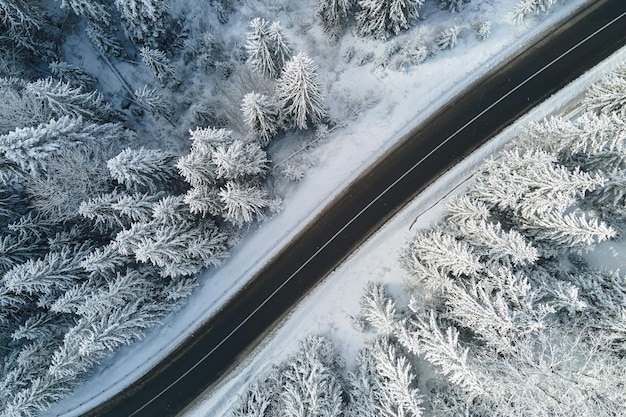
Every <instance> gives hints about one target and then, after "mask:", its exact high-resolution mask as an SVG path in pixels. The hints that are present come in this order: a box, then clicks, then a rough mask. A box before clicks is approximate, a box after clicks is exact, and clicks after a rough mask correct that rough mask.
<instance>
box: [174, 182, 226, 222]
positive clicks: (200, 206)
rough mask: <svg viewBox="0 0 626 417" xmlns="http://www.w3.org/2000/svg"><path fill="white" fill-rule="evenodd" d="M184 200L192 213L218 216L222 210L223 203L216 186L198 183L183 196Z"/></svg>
mask: <svg viewBox="0 0 626 417" xmlns="http://www.w3.org/2000/svg"><path fill="white" fill-rule="evenodd" d="M184 202H185V203H186V204H187V205H188V209H189V210H190V211H191V213H193V214H199V215H201V216H203V217H204V216H207V215H209V216H216V217H217V216H220V215H222V213H223V212H224V203H223V201H222V198H221V197H220V190H219V189H218V188H212V187H207V186H205V185H200V186H197V187H193V188H192V189H190V190H189V191H187V193H186V194H185V196H184Z"/></svg>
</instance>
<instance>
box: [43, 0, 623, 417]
mask: <svg viewBox="0 0 626 417" xmlns="http://www.w3.org/2000/svg"><path fill="white" fill-rule="evenodd" d="M587 2H588V1H586V0H574V1H569V2H568V3H567V4H565V5H562V4H559V5H558V7H556V8H555V10H554V12H553V13H551V14H550V15H548V16H546V17H545V18H542V19H538V20H536V21H534V22H532V25H528V26H527V27H525V28H520V27H516V26H512V25H511V24H510V22H509V20H508V16H507V14H508V13H509V12H510V10H511V9H512V7H513V5H514V3H515V2H511V1H505V0H501V1H493V0H491V1H489V0H485V1H480V0H474V1H473V2H472V3H470V4H468V8H470V9H471V13H470V14H468V15H466V17H463V19H469V17H467V16H473V17H472V18H477V17H478V16H482V19H484V20H490V21H491V23H492V34H491V37H490V38H489V39H487V40H486V41H482V42H479V41H477V40H475V39H474V36H473V34H471V33H468V34H467V35H466V36H465V37H464V38H463V39H461V40H460V42H459V45H458V46H457V47H456V48H455V49H454V50H452V51H446V52H441V53H439V54H438V55H437V56H435V58H432V59H430V60H427V61H426V62H424V63H423V64H422V65H420V66H417V67H411V68H410V69H409V70H408V72H406V73H402V72H395V71H390V70H385V71H384V72H383V73H381V72H373V71H372V70H373V68H374V64H373V63H372V64H369V65H366V66H361V67H356V66H354V65H352V66H343V67H342V70H341V72H337V73H335V74H333V76H334V77H335V80H334V82H333V83H331V84H329V85H331V86H332V88H331V89H330V91H335V92H336V91H342V90H343V91H346V94H345V95H336V96H332V95H331V96H329V97H328V105H329V108H330V109H331V111H336V112H339V111H343V110H342V108H341V107H342V105H345V103H344V100H345V98H346V97H348V96H350V97H352V98H353V99H355V100H356V99H358V98H359V97H360V98H361V99H363V100H367V99H368V98H371V97H369V96H373V98H375V99H377V102H376V105H375V106H374V107H371V108H369V109H368V110H364V111H363V112H362V113H361V114H360V115H359V117H358V119H356V120H355V121H354V122H352V123H350V124H349V125H348V126H347V127H344V128H341V129H337V130H335V131H333V133H332V134H331V136H330V137H329V139H328V141H327V142H326V143H324V144H322V145H321V146H319V147H318V148H316V149H315V150H314V151H313V153H314V155H313V156H314V157H315V158H316V159H318V160H319V163H318V165H317V166H315V167H313V168H312V169H310V170H309V171H308V172H307V176H306V177H305V179H304V180H303V181H302V182H300V183H297V184H295V185H289V186H287V187H286V188H285V190H284V191H285V203H284V209H283V211H282V212H281V213H279V214H278V215H276V216H275V217H274V218H272V219H270V220H268V221H266V222H265V223H264V224H263V225H262V226H261V227H260V228H259V229H258V230H256V231H255V232H254V234H251V235H250V236H249V237H247V238H246V239H245V240H244V241H242V242H240V244H239V245H238V246H237V247H236V248H235V250H234V252H233V253H232V256H231V258H230V259H229V260H228V261H227V262H225V263H224V265H223V266H222V267H221V268H220V269H219V270H217V271H209V272H208V273H207V274H206V277H204V278H203V279H201V282H202V284H201V286H200V287H199V288H198V289H197V290H196V291H195V292H194V294H193V295H192V296H191V297H190V298H189V300H188V302H187V304H186V306H185V307H184V308H183V309H182V310H181V311H179V312H177V313H175V314H172V315H170V316H169V317H167V318H166V319H165V320H164V324H163V326H161V327H158V328H156V329H154V330H153V331H152V332H151V333H150V334H149V335H147V337H146V338H145V339H144V340H143V341H142V342H139V343H136V344H134V345H133V346H130V347H126V348H123V349H120V350H119V351H118V352H117V353H116V354H115V355H113V356H112V357H111V358H109V359H108V360H107V361H106V362H105V363H104V364H103V365H102V366H100V367H99V368H98V369H97V370H96V371H95V373H94V375H93V376H92V377H91V378H90V379H89V380H88V381H86V382H85V384H83V385H82V386H80V387H79V388H77V389H76V391H75V393H74V394H73V395H72V396H71V397H69V398H67V399H66V400H64V401H62V402H60V403H59V404H56V405H55V406H53V407H52V408H51V409H50V410H49V411H48V412H46V413H45V414H44V415H50V416H53V415H64V416H73V415H78V414H80V413H81V412H85V411H86V410H87V409H89V408H90V407H92V406H93V405H95V404H97V403H99V402H102V401H103V400H104V399H106V398H107V397H109V396H111V395H113V394H114V393H115V392H118V391H120V390H122V389H123V388H124V387H125V386H126V385H127V384H129V383H131V382H132V381H133V380H135V379H136V378H138V377H139V376H140V375H141V374H142V373H144V372H146V371H147V370H148V369H149V368H150V367H151V366H152V364H154V363H155V362H156V361H158V360H160V359H162V358H163V357H164V356H165V355H166V354H167V353H168V352H169V351H170V350H171V349H173V348H174V347H175V346H176V345H177V344H178V343H180V342H181V341H182V340H184V338H185V337H186V336H187V335H189V334H190V333H191V332H193V329H194V328H196V327H197V326H199V325H200V323H201V322H202V321H203V320H204V319H206V317H208V316H209V315H210V314H211V313H212V312H213V311H215V310H216V309H217V308H219V306H220V305H221V303H223V302H224V301H226V300H227V299H228V297H230V296H232V295H233V294H234V293H235V292H236V291H237V289H239V288H240V287H241V286H242V285H243V284H244V283H245V282H246V280H247V279H249V278H250V277H251V276H253V274H254V272H255V271H256V270H257V269H258V268H260V266H261V265H262V264H263V263H264V262H265V261H266V260H267V259H269V258H270V257H271V256H272V254H273V253H275V252H276V251H277V250H278V249H279V248H280V247H281V246H283V245H285V244H286V243H288V242H289V239H290V238H291V237H292V236H293V235H294V234H295V233H297V231H298V230H299V229H300V228H301V227H302V225H303V224H305V223H306V222H307V220H308V219H310V218H312V217H313V216H315V214H316V213H317V212H318V211H319V210H320V209H321V208H322V207H323V206H324V204H325V202H326V201H329V200H330V199H331V198H332V197H333V196H334V195H335V194H336V193H337V192H338V191H339V190H340V189H341V188H342V187H343V186H345V185H346V184H347V183H349V182H350V181H351V180H352V179H354V178H355V177H356V176H357V175H358V174H359V173H360V172H361V171H362V169H363V168H364V167H366V166H368V165H369V164H370V163H371V162H372V161H373V160H375V158H377V157H378V156H379V155H381V154H382V153H383V152H384V151H385V150H386V149H388V148H389V147H390V146H392V145H393V144H394V141H395V140H397V138H399V137H401V136H402V133H403V132H405V131H407V130H408V129H410V128H411V127H412V126H414V125H415V124H416V123H419V122H420V120H423V119H424V118H425V117H426V116H427V113H428V112H429V111H431V110H432V109H434V108H435V107H438V106H441V105H444V104H445V102H446V101H448V100H449V99H450V98H451V97H452V96H454V95H455V94H456V93H458V92H459V91H460V90H461V89H462V88H463V87H464V86H465V85H468V84H469V83H470V82H471V81H473V80H474V79H476V78H478V77H480V75H481V74H482V73H484V71H485V70H487V69H488V68H490V67H491V66H493V65H494V64H495V63H496V62H499V61H501V60H503V59H505V58H506V56H507V55H509V54H511V53H513V52H514V51H515V50H517V49H518V48H520V47H521V46H522V45H524V44H525V43H527V42H528V41H529V39H531V38H532V37H534V36H537V35H538V34H539V33H541V31H543V30H545V29H546V28H548V27H550V26H552V25H555V24H558V22H559V21H561V20H562V19H565V18H566V17H567V16H568V15H569V14H571V13H575V11H576V10H577V9H578V8H579V7H581V6H582V5H584V4H585V3H587ZM462 16H464V15H450V14H448V13H447V12H445V13H444V12H440V11H432V15H430V16H428V17H427V19H428V20H427V22H428V23H429V24H430V25H436V24H437V22H438V20H437V19H440V20H439V21H440V22H441V25H442V26H444V27H445V26H451V25H452V24H454V23H455V22H454V20H455V19H457V20H460V19H461V18H462ZM459 24H461V22H459ZM241 30H242V32H243V31H245V30H246V29H241ZM350 36H351V35H348V36H347V37H350ZM344 41H345V40H344ZM359 42H365V41H359ZM370 47H371V48H379V49H380V50H383V49H384V48H385V47H386V45H385V44H380V45H370ZM307 52H309V51H307ZM322 52H323V51H320V50H318V51H317V56H316V54H313V53H312V54H311V55H312V56H313V57H314V59H316V60H318V62H319V60H320V59H323V56H322V55H323V54H322ZM625 54H626V51H620V53H618V54H616V55H615V56H614V57H612V58H611V59H610V60H608V61H607V63H605V64H604V65H603V67H611V66H614V65H616V63H617V62H620V61H621V60H623V59H624V56H625ZM335 58H336V55H335ZM327 59H330V58H327ZM321 66H322V67H323V66H324V65H321ZM460 68H461V70H459V69H460ZM602 72H603V70H602V69H598V70H595V71H593V72H591V73H589V74H586V75H585V76H584V77H582V78H581V79H580V80H579V81H577V82H576V83H574V84H573V85H572V86H571V87H569V88H568V89H566V90H564V91H563V92H561V93H559V95H558V96H556V97H555V98H553V99H551V100H549V101H548V102H547V103H546V104H544V105H542V106H541V107H540V108H539V109H537V110H535V111H533V112H532V113H530V114H529V115H527V116H526V117H525V118H524V119H536V118H540V117H542V116H543V115H546V114H549V113H553V112H557V113H558V112H562V111H564V109H566V108H567V107H568V105H569V104H570V103H573V102H575V101H576V99H577V98H578V97H579V95H580V93H581V91H582V90H583V89H584V88H585V86H587V85H588V84H590V83H591V82H593V81H594V80H596V79H598V78H599V77H600V76H601V74H602ZM327 76H328V74H327ZM327 81H328V80H327ZM514 131H515V126H514V127H512V128H510V129H509V130H507V132H505V133H503V134H502V135H500V136H499V137H498V138H497V139H495V140H493V141H492V142H490V143H489V144H488V145H486V146H485V147H483V148H481V149H480V150H479V151H477V152H476V153H475V154H474V155H473V156H472V157H471V158H469V159H467V160H466V161H464V162H463V163H462V164H460V165H459V166H457V167H456V168H455V169H454V170H452V171H450V172H449V173H448V174H446V175H445V176H444V177H443V178H441V179H440V180H439V181H437V182H436V183H435V184H434V185H432V186H431V187H430V188H429V189H428V190H426V192H424V193H422V194H421V195H420V196H419V197H418V198H417V199H416V200H415V201H414V202H413V203H412V204H411V205H410V206H408V207H407V208H406V209H405V210H404V211H402V212H401V213H399V214H398V215H397V216H396V217H395V218H394V219H393V221H391V222H389V224H388V225H387V226H386V227H385V228H384V229H382V230H381V231H380V232H379V233H377V234H376V235H375V236H374V237H373V238H371V239H370V240H369V241H368V242H367V244H365V245H364V246H363V247H362V248H361V249H360V250H359V251H358V252H357V253H355V254H354V255H353V256H352V257H351V258H350V259H349V260H348V261H347V262H345V263H344V265H343V266H342V267H341V268H339V269H338V270H337V271H336V272H335V273H334V274H332V275H331V276H330V277H329V278H327V279H326V280H325V282H324V283H323V284H322V285H320V286H319V287H318V288H317V289H316V290H315V291H314V292H313V293H312V294H311V295H310V296H309V297H308V298H307V299H306V300H305V301H304V302H303V303H302V304H301V305H300V306H299V307H298V308H297V309H296V310H295V311H294V312H293V313H291V314H290V316H289V318H288V319H287V320H286V321H285V322H284V323H283V325H282V326H281V327H280V329H277V330H276V331H275V332H273V334H272V336H271V337H270V338H268V341H267V342H266V344H264V346H262V347H260V348H258V349H257V350H256V352H255V354H254V355H251V356H250V358H249V359H248V361H246V363H244V364H242V365H240V366H239V368H238V369H237V370H236V372H233V373H232V375H231V376H230V377H229V378H227V379H226V380H225V381H224V382H223V383H222V384H220V386H219V387H217V388H216V389H215V390H214V391H212V392H209V393H206V396H205V399H204V400H205V401H199V403H198V404H197V405H195V406H194V407H193V409H191V410H190V411H189V413H188V414H190V415H194V416H217V415H222V414H224V412H225V410H227V409H228V407H229V405H230V404H231V403H232V401H234V400H236V395H237V394H238V393H240V392H241V391H242V390H243V389H244V387H245V385H246V383H247V382H248V381H250V380H251V379H252V378H254V376H255V375H257V374H258V373H259V372H263V370H265V369H267V367H268V366H270V364H271V363H273V362H276V361H278V360H280V359H281V358H283V357H284V356H285V355H286V354H288V353H290V352H292V351H293V350H294V349H295V348H296V347H297V343H298V341H299V340H300V339H301V338H302V337H304V336H305V335H306V334H308V333H310V332H319V333H324V334H328V335H329V336H331V337H332V338H333V339H334V340H336V341H337V345H338V347H339V348H340V349H342V350H343V351H344V353H345V357H347V358H348V360H349V358H351V357H353V356H354V355H352V354H351V352H356V350H357V349H358V348H359V343H360V342H359V340H361V336H359V337H357V332H356V331H355V330H353V329H352V328H351V326H350V324H349V323H350V316H351V315H353V314H356V313H357V312H358V299H359V297H360V290H359V289H360V288H361V287H362V285H363V284H364V283H365V282H367V281H368V280H377V279H379V278H380V277H381V276H382V275H383V273H384V274H385V276H387V277H390V276H391V277H394V278H395V279H396V282H395V283H394V284H393V285H392V289H394V288H395V290H396V291H397V292H398V293H400V291H399V290H400V289H401V286H402V281H403V272H402V271H401V270H400V269H399V268H398V266H397V262H396V259H397V253H398V251H399V250H400V249H401V248H402V246H403V245H404V244H405V242H406V241H407V240H408V238H409V237H410V236H411V235H412V234H413V233H414V230H415V228H418V227H426V226H427V225H429V224H430V223H432V222H435V221H437V219H438V218H439V214H440V207H441V205H440V204H439V205H435V204H436V203H438V202H439V201H440V200H441V199H442V198H443V197H444V196H446V194H447V193H448V192H450V191H452V192H454V191H455V190H458V189H459V185H462V184H463V182H464V181H465V179H466V178H467V177H468V176H470V175H471V173H472V172H473V171H474V168H475V166H476V164H479V163H480V162H481V161H482V160H483V159H484V158H485V157H486V156H487V155H489V154H490V153H491V152H492V151H493V150H494V149H496V148H497V147H498V146H500V145H501V144H502V143H504V142H506V140H508V139H509V138H511V136H512V135H513V134H514ZM414 220H417V222H414ZM409 225H412V226H411V227H412V228H409ZM607 251H608V252H610V250H609V249H607ZM346 294H350V295H352V297H347V296H346Z"/></svg>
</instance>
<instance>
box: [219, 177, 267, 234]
mask: <svg viewBox="0 0 626 417" xmlns="http://www.w3.org/2000/svg"><path fill="white" fill-rule="evenodd" d="M219 196H220V200H221V201H222V203H223V204H224V209H225V213H224V217H225V219H226V220H228V221H229V222H231V223H234V224H242V223H249V222H251V221H253V220H254V219H255V217H257V218H258V217H260V216H261V215H262V213H263V209H265V208H266V207H268V206H269V205H270V201H269V198H268V195H267V192H266V191H265V190H262V189H260V188H257V187H254V186H251V185H243V184H239V183H236V182H227V183H226V186H225V187H224V188H222V189H221V190H220V192H219Z"/></svg>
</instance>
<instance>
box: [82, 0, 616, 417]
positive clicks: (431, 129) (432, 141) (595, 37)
mask: <svg viewBox="0 0 626 417" xmlns="http://www.w3.org/2000/svg"><path fill="white" fill-rule="evenodd" d="M611 22H612V23H611ZM624 44H626V1H624V0H597V1H595V2H594V4H593V5H591V6H589V7H587V8H586V9H585V10H584V11H583V12H582V13H579V14H578V15H577V16H576V17H575V18H574V19H573V20H571V21H570V22H568V23H567V24H564V25H562V26H559V27H558V28H555V30H554V31H553V32H552V33H546V34H544V35H543V37H542V39H538V40H536V41H535V42H534V43H532V44H530V45H529V46H528V48H527V49H525V50H524V51H520V52H519V53H518V54H517V55H515V56H513V57H511V59H509V60H508V61H507V62H506V63H504V64H502V65H500V66H498V67H497V68H493V69H492V70H491V71H490V72H489V73H488V74H486V76H485V77H483V78H481V79H480V80H478V81H477V82H475V83H474V84H473V85H472V86H471V87H470V88H468V89H467V90H466V91H465V92H464V93H462V94H460V95H459V96H457V97H456V98H454V99H453V100H452V101H450V102H449V103H448V104H447V105H446V107H445V108H443V109H440V110H439V111H437V112H436V113H435V114H434V115H432V116H431V117H429V118H428V120H426V121H425V122H424V123H423V124H421V125H420V126H418V127H416V128H415V129H414V130H413V131H412V132H411V133H410V134H408V135H406V136H405V137H404V138H403V139H402V140H401V141H400V142H399V144H398V145H397V146H395V147H394V148H393V149H391V150H390V151H389V152H388V153H387V154H386V155H385V156H384V157H383V158H381V159H380V160H379V161H378V162H377V163H376V164H375V165H374V166H372V167H371V168H370V169H369V170H368V171H367V172H365V173H364V174H363V175H362V176H361V177H360V178H359V179H357V180H355V181H354V182H353V183H352V184H351V185H350V186H349V187H348V188H347V189H346V190H345V191H344V192H342V193H341V195H339V196H338V197H337V198H336V199H335V200H334V201H332V202H331V204H330V205H329V206H328V209H327V210H325V211H324V212H323V213H321V214H320V215H319V216H318V217H317V218H316V219H315V220H314V221H313V222H312V223H311V224H309V225H308V226H307V227H306V228H305V229H304V230H303V231H302V233H300V234H299V235H298V236H297V237H296V238H295V239H294V240H293V242H292V243H291V244H290V245H289V246H288V247H286V248H284V249H283V250H282V251H281V252H280V253H279V254H278V255H277V256H276V257H275V258H274V259H272V260H271V262H270V263H268V264H267V265H266V266H265V267H264V268H263V269H262V270H261V271H260V272H259V273H258V274H257V275H256V276H255V277H254V280H253V281H251V283H250V284H249V285H248V286H247V287H245V288H244V289H243V290H242V291H241V292H240V293H239V294H238V295H237V296H236V297H235V298H234V299H233V300H231V301H230V302H229V303H228V304H227V305H226V306H225V307H224V309H223V310H222V311H220V312H219V313H218V314H217V315H216V316H215V317H214V318H212V319H211V320H210V321H208V322H207V323H206V324H205V325H204V326H203V327H202V329H200V330H199V331H197V332H195V334H194V335H193V336H192V337H191V338H189V339H188V340H187V341H186V342H185V343H184V344H183V345H182V346H181V347H180V348H178V349H177V350H176V351H175V352H173V353H172V354H171V355H170V356H169V357H167V358H166V359H165V360H164V361H163V362H162V363H160V364H158V365H157V366H156V367H155V368H154V369H152V370H151V371H150V372H149V373H148V374H147V375H146V376H145V377H143V378H142V379H141V380H139V381H137V382H136V383H135V384H133V385H132V386H131V387H129V388H128V389H126V390H124V391H123V392H122V393H120V394H119V395H117V396H115V397H113V398H112V399H111V400H110V401H108V402H106V403H104V404H101V405H100V406H98V407H97V408H94V409H93V410H91V411H90V412H88V413H86V414H85V416H98V417H102V416H111V417H124V416H149V417H155V416H159V417H161V416H173V415H176V414H177V413H179V412H180V411H181V410H182V409H183V408H184V407H185V406H186V405H187V404H189V403H190V402H191V401H193V399H194V398H196V397H197V396H198V395H199V394H200V393H201V392H202V391H204V390H205V389H206V388H207V387H209V386H210V385H211V384H212V383H214V382H215V381H217V380H218V379H219V378H220V377H221V376H222V375H224V374H225V373H226V372H227V371H228V370H229V369H230V368H232V366H233V365H234V364H236V363H237V361H238V360H239V359H240V358H241V357H243V356H244V355H245V354H246V353H247V352H248V351H249V349H250V348H251V347H253V346H255V345H256V344H257V343H258V342H259V341H260V340H261V338H262V336H263V335H264V334H265V333H266V332H267V330H268V329H270V328H271V327H272V326H273V325H274V324H276V323H277V321H278V320H280V319H281V318H282V317H283V316H284V315H285V313H286V312H288V311H289V309H291V307H292V306H293V305H294V304H296V303H297V302H298V300H300V298H302V297H303V296H304V295H305V294H306V293H307V292H308V291H309V290H310V289H311V288H312V287H313V286H314V285H315V284H316V283H318V282H319V281H320V280H321V279H322V278H323V277H324V276H326V275H327V274H328V273H329V272H331V271H332V270H333V269H334V268H335V267H336V266H337V265H338V264H339V263H340V262H341V261H342V260H343V259H344V258H345V257H347V256H348V255H349V254H350V253H351V252H352V251H353V250H354V249H355V248H356V247H357V246H358V245H359V244H360V243H361V242H363V241H364V240H365V239H367V238H368V237H369V236H370V235H371V234H372V233H373V232H375V231H376V230H377V229H378V228H379V227H380V226H381V225H382V224H383V223H385V222H386V221H387V220H388V219H389V218H390V217H391V216H392V215H393V214H394V213H396V212H397V211H399V210H400V209H401V208H402V207H403V206H404V205H405V204H406V203H407V202H408V201H410V200H411V199H412V198H413V197H414V196H415V195H416V194H418V193H419V192H420V191H421V190H423V189H424V188H425V187H426V186H427V185H428V184H430V183H431V182H432V181H434V180H435V179H436V178H437V177H438V176H439V175H441V174H442V173H443V172H445V171H446V170H447V169H448V168H450V167H451V166H453V165H454V164H455V163H457V162H458V161H459V160H461V159H462V158H463V157H465V156H466V155H468V154H469V153H470V152H471V151H472V150H474V149H475V148H477V147H479V146H480V145H482V144H483V143H485V142H486V141H487V140H489V139H490V138H492V137H493V136H494V135H496V134H497V133H498V132H500V131H501V130H502V129H504V128H505V127H506V126H507V125H509V124H511V123H512V122H513V121H514V120H515V119H517V118H518V117H519V116H521V115H522V114H524V113H526V112H527V111H528V110H529V109H530V108H532V107H533V106H535V105H537V104H538V103H540V102H541V101H543V100H544V99H546V98H547V97H548V96H550V95H551V94H553V93H554V92H556V91H557V90H559V89H560V88H562V87H563V86H564V85H565V84H567V83H568V82H569V81H571V80H573V79H575V78H576V77H578V76H579V75H581V74H582V73H584V72H585V71H587V70H588V69H589V68H591V67H592V66H594V65H595V64H597V63H598V62H599V61H601V60H602V59H604V58H606V57H607V56H609V55H610V54H611V53H612V52H614V51H616V50H617V49H618V48H620V47H621V46H623V45H624ZM460 70H462V69H460Z"/></svg>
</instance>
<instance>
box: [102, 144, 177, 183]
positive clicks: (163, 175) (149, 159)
mask: <svg viewBox="0 0 626 417" xmlns="http://www.w3.org/2000/svg"><path fill="white" fill-rule="evenodd" d="M175 161H176V157H175V156H174V155H173V154H171V153H170V152H167V151H164V150H159V149H146V148H144V147H141V148H139V149H131V148H126V149H124V150H123V151H122V152H120V153H119V154H118V155H117V156H116V157H114V158H111V159H109V160H108V161H107V167H108V169H109V173H110V175H111V177H112V178H113V179H114V180H116V181H117V182H118V183H120V184H123V185H124V186H125V187H126V188H127V189H129V190H138V191H141V190H144V191H150V192H155V191H157V190H161V189H163V188H164V187H165V186H166V185H167V184H168V183H170V182H171V181H173V180H174V179H175V178H176V173H177V172H176V165H175Z"/></svg>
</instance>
